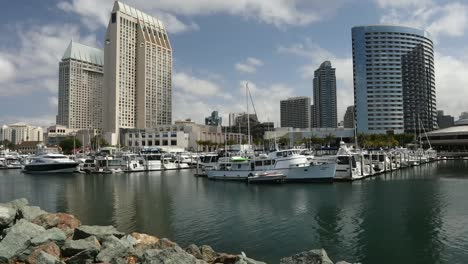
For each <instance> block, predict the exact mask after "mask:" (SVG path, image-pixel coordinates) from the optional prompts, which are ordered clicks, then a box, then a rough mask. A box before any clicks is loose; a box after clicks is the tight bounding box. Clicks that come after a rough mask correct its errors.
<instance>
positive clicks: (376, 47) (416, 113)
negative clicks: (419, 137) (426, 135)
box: [352, 25, 437, 134]
mask: <svg viewBox="0 0 468 264" xmlns="http://www.w3.org/2000/svg"><path fill="white" fill-rule="evenodd" d="M352 43H353V44H352V45H353V71H354V105H355V115H356V126H357V130H358V131H359V132H363V133H376V134H378V133H380V134H383V133H387V132H389V131H391V132H394V133H396V134H398V133H404V132H407V133H414V132H415V130H416V129H418V127H419V125H422V126H424V128H425V129H426V131H431V130H434V129H436V128H437V117H436V94H435V77H434V50H433V42H432V40H431V38H430V36H429V34H428V33H427V32H426V31H424V30H420V29H415V28H410V27H405V26H388V25H368V26H358V27H353V29H352Z"/></svg>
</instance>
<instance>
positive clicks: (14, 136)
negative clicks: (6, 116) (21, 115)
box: [2, 123, 43, 145]
mask: <svg viewBox="0 0 468 264" xmlns="http://www.w3.org/2000/svg"><path fill="white" fill-rule="evenodd" d="M2 140H8V141H10V142H11V143H13V144H15V145H18V144H20V143H22V142H27V141H40V142H42V141H43V134H42V128H41V127H35V126H30V125H27V124H25V123H15V124H11V125H7V126H3V127H2Z"/></svg>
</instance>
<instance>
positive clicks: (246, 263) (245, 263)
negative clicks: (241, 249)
mask: <svg viewBox="0 0 468 264" xmlns="http://www.w3.org/2000/svg"><path fill="white" fill-rule="evenodd" d="M234 264H266V263H265V262H261V261H256V260H254V259H251V258H248V257H245V256H242V255H239V256H237V260H236V262H234ZM332 264H333V263H332Z"/></svg>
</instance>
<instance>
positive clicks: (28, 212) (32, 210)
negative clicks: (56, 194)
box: [19, 205, 47, 221]
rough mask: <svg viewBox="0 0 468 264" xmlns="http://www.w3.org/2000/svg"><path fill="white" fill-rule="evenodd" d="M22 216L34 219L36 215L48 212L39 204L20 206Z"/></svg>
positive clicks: (30, 219) (29, 219)
mask: <svg viewBox="0 0 468 264" xmlns="http://www.w3.org/2000/svg"><path fill="white" fill-rule="evenodd" d="M19 213H20V217H21V218H24V219H26V220H28V221H33V220H34V219H35V218H36V217H38V216H40V215H43V214H47V212H46V211H44V210H42V209H41V208H39V207H38V206H27V205H25V206H22V207H20V208H19Z"/></svg>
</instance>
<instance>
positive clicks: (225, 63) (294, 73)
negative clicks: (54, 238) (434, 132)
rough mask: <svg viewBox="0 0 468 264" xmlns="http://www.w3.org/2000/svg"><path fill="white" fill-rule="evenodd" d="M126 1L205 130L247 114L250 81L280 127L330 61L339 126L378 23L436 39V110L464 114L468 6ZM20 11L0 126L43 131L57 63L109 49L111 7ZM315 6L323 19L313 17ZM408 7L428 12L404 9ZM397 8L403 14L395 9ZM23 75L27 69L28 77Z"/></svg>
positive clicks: (176, 104) (1, 59)
mask: <svg viewBox="0 0 468 264" xmlns="http://www.w3.org/2000/svg"><path fill="white" fill-rule="evenodd" d="M124 2H125V3H127V4H129V5H132V6H134V7H135V8H138V9H140V10H142V11H144V12H146V13H148V14H150V15H154V16H156V17H158V18H160V19H161V20H162V21H163V22H164V23H165V24H167V28H168V31H169V38H170V39H171V44H172V45H173V48H174V75H173V82H174V83H173V91H174V95H173V110H174V114H173V120H177V119H182V118H188V117H191V118H192V119H193V120H195V121H197V122H199V123H201V122H202V121H203V118H204V117H205V116H206V114H207V113H210V112H211V111H213V110H218V111H219V112H220V114H221V116H222V117H223V118H225V120H228V119H227V115H228V113H229V112H245V106H244V101H245V100H243V99H242V98H243V92H242V88H243V85H244V84H243V83H244V82H245V81H250V83H251V85H250V87H251V90H252V95H253V97H254V101H255V103H256V108H257V111H258V113H259V119H260V120H261V121H267V120H270V121H275V122H276V126H278V125H279V122H278V121H279V109H278V106H279V101H280V100H281V99H286V98H288V97H291V96H309V97H311V91H310V84H311V82H312V75H311V74H313V70H314V69H316V68H317V67H318V66H319V65H320V63H321V62H322V61H323V60H325V59H328V60H330V61H331V62H332V64H333V65H334V66H335V67H336V69H337V93H338V117H339V118H338V121H341V117H342V116H343V115H344V112H345V110H346V107H347V106H348V105H351V104H352V89H353V85H352V60H351V27H352V26H355V25H361V24H376V23H392V24H402V25H410V26H417V27H421V28H424V29H427V30H428V31H429V32H431V33H432V35H433V36H434V41H435V47H434V49H435V71H436V91H437V108H438V109H442V110H444V111H445V112H446V113H447V114H450V115H454V116H459V114H460V112H462V111H464V110H465V109H463V105H464V102H463V98H464V93H466V92H465V91H464V89H463V85H464V84H465V83H466V82H468V80H467V78H468V77H466V76H468V72H467V68H468V67H465V65H466V63H465V60H464V59H463V58H464V57H465V55H464V54H465V53H466V50H467V49H466V47H465V46H464V45H465V44H464V43H463V42H466V41H465V40H467V34H466V33H467V28H466V26H465V24H467V23H465V22H466V21H468V19H467V17H468V15H467V13H468V11H467V10H468V8H467V7H466V5H464V4H460V3H446V2H433V1H420V3H414V2H415V1H398V3H393V1H384V0H378V1H377V0H376V1H370V2H371V4H369V3H367V2H366V3H361V2H359V1H331V2H329V3H323V4H317V5H315V4H304V2H301V1H299V2H298V3H297V4H298V7H295V6H294V5H289V4H283V3H279V2H278V9H276V7H277V6H276V5H271V6H272V7H271V8H272V9H273V10H272V12H271V13H268V12H265V11H266V10H268V8H269V7H270V5H268V4H265V3H263V2H261V1H255V2H254V4H253V6H254V8H251V9H248V8H247V7H245V6H243V5H242V4H238V3H222V4H219V5H214V6H213V5H210V4H209V3H210V1H206V2H207V4H206V5H199V4H197V3H196V2H194V1H184V4H185V5H183V6H184V8H182V9H180V10H178V9H177V8H174V6H178V5H180V4H181V3H179V2H178V1H175V2H174V3H171V2H169V1H157V2H155V3H145V2H143V1H124ZM423 2H424V3H423ZM23 4H24V3H21V4H17V3H8V4H7V5H8V6H9V7H10V9H11V10H13V12H9V14H6V16H5V17H4V18H2V19H3V21H2V22H4V23H3V24H4V25H5V26H4V27H3V28H1V30H2V31H3V33H4V34H5V33H10V34H11V33H13V34H12V35H11V36H12V37H11V39H6V40H5V41H4V42H3V43H2V46H0V69H1V72H2V73H1V75H0V84H1V85H0V87H1V88H0V104H1V105H3V107H2V111H1V112H2V113H1V115H0V122H2V123H7V124H8V123H14V122H18V121H24V122H29V123H34V124H37V125H44V126H46V125H50V124H53V123H54V121H55V115H56V109H57V105H56V104H57V91H58V76H57V74H56V73H57V72H58V58H60V57H61V55H62V54H63V53H64V51H65V49H66V47H67V44H68V43H69V42H70V40H71V39H73V40H76V41H78V42H81V43H84V44H87V45H91V46H93V47H97V48H101V49H102V48H103V45H104V44H103V40H104V32H105V28H106V26H107V23H108V19H109V16H110V11H111V8H112V5H113V1H100V2H99V3H94V1H85V0H82V1H44V2H41V3H40V4H38V3H34V2H33V1H31V2H30V5H29V6H28V7H26V8H24V7H21V6H22V5H23ZM90 4H94V6H93V5H90ZM195 7H197V8H195ZM300 8H303V9H300ZM281 9H285V10H288V11H291V12H289V13H288V14H287V15H285V14H283V13H281V12H278V10H281ZM314 9H318V10H320V11H322V12H317V13H315V12H309V13H308V12H307V11H310V10H314ZM359 9H363V10H364V11H369V12H367V13H368V14H371V15H369V16H368V17H366V18H363V17H362V16H359V15H358V14H359V12H355V11H356V10H359ZM411 9H417V10H421V13H422V14H427V15H426V16H423V15H421V16H418V15H416V16H412V15H410V14H409V12H404V11H405V10H411ZM429 9H431V10H433V12H431V13H429V11H428V10H429ZM245 10H250V11H249V12H250V13H249V12H247V13H245V12H243V11H245ZM300 10H304V11H300ZM395 10H396V11H403V12H393V13H392V12H391V11H395ZM371 11H375V12H371ZM15 12H16V13H15ZM397 13H398V14H399V15H396V14H397ZM18 14H20V15H18ZM225 14H228V15H227V16H225ZM15 15H16V16H15ZM322 15H324V17H321V16H322ZM26 17H28V19H27V20H25V18H26ZM253 17H256V18H253ZM104 18H105V19H104ZM22 20H25V21H22ZM19 21H22V22H21V23H19ZM214 21H216V23H213V22H214ZM451 21H457V23H456V24H455V25H453V24H452V23H451ZM409 22H411V23H409ZM232 32H237V34H232ZM239 36H242V37H239ZM318 36H320V38H318ZM247 42H248V44H246V43H247ZM213 45H216V49H214V48H212V47H213ZM194 47H197V48H194ZM324 47H326V49H325V48H324ZM20 72H28V76H23V75H22V74H20ZM200 87H202V88H203V89H200ZM266 94H267V95H268V96H264V95H266ZM38 102H39V103H38ZM18 105H25V107H21V108H20V107H18ZM28 105H30V106H29V107H28ZM194 108H196V109H197V111H193V109H194Z"/></svg>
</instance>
